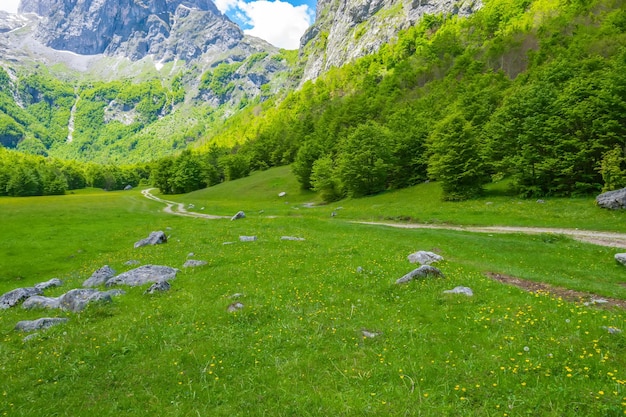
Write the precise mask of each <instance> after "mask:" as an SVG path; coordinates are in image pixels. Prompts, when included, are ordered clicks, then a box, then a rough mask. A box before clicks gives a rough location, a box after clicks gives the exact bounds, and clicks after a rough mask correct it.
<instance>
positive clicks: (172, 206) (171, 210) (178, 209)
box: [141, 188, 230, 220]
mask: <svg viewBox="0 0 626 417" xmlns="http://www.w3.org/2000/svg"><path fill="white" fill-rule="evenodd" d="M152 190H154V188H148V189H146V190H143V191H141V194H143V196H144V197H146V198H148V199H150V200H154V201H158V202H159V203H163V204H165V208H164V209H163V211H164V212H166V213H168V214H173V215H175V216H183V217H197V218H201V219H210V220H216V219H230V217H228V216H215V215H213V214H204V213H196V212H192V211H187V210H186V209H185V205H184V204H183V203H177V202H175V201H170V200H164V199H162V198H159V197H157V196H155V195H153V194H152V193H151V191H152Z"/></svg>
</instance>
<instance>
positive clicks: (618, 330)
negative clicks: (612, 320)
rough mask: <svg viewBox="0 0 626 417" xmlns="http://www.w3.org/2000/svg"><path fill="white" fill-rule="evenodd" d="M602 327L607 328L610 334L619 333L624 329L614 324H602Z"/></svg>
mask: <svg viewBox="0 0 626 417" xmlns="http://www.w3.org/2000/svg"><path fill="white" fill-rule="evenodd" d="M602 328H603V329H604V330H606V331H607V332H609V333H610V334H619V333H621V332H622V329H619V328H617V327H613V326H602Z"/></svg>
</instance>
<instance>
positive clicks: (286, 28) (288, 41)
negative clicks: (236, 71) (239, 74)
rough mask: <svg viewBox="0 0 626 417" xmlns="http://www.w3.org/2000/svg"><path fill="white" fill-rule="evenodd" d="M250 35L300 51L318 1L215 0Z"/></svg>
mask: <svg viewBox="0 0 626 417" xmlns="http://www.w3.org/2000/svg"><path fill="white" fill-rule="evenodd" d="M213 1H214V2H215V4H216V6H217V7H218V9H220V10H221V11H222V13H224V14H225V15H226V16H228V17H229V18H230V19H231V20H232V21H233V22H235V23H237V24H238V25H239V26H240V27H241V28H242V29H243V30H244V32H246V33H247V34H249V35H252V36H256V37H258V38H261V39H265V40H266V41H268V42H269V43H271V44H272V45H274V46H278V47H279V48H285V49H298V46H299V43H300V37H301V36H302V35H303V34H304V31H305V30H306V29H307V28H308V27H309V26H310V25H311V24H312V23H313V21H314V20H315V7H316V4H317V0H213ZM18 4H19V0H0V10H5V11H8V12H11V13H16V12H17V6H18Z"/></svg>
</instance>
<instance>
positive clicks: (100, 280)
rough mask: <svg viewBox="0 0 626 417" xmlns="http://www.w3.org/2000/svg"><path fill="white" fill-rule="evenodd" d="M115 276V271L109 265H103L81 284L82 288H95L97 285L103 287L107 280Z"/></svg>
mask: <svg viewBox="0 0 626 417" xmlns="http://www.w3.org/2000/svg"><path fill="white" fill-rule="evenodd" d="M114 276H115V270H113V269H112V268H111V267H110V266H109V265H104V266H103V267H102V268H100V269H98V270H97V271H96V272H94V273H93V274H91V276H90V277H89V278H88V279H87V280H86V281H85V282H83V287H97V286H98V285H104V284H105V283H106V282H107V281H108V280H109V279H111V278H113V277H114Z"/></svg>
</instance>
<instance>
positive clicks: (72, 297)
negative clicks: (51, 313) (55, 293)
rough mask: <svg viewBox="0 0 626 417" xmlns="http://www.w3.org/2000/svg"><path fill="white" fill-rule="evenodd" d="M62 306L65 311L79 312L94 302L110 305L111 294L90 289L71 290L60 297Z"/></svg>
mask: <svg viewBox="0 0 626 417" xmlns="http://www.w3.org/2000/svg"><path fill="white" fill-rule="evenodd" d="M59 298H60V299H59V301H60V306H61V308H62V309H63V310H69V311H73V312H79V311H82V310H84V309H85V307H87V305H88V304H90V303H93V302H105V303H110V302H111V301H113V300H112V299H111V294H109V293H108V292H102V291H98V290H94V289H90V288H79V289H75V290H71V291H68V292H66V293H65V294H63V295H62V296H61V297H59Z"/></svg>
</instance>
